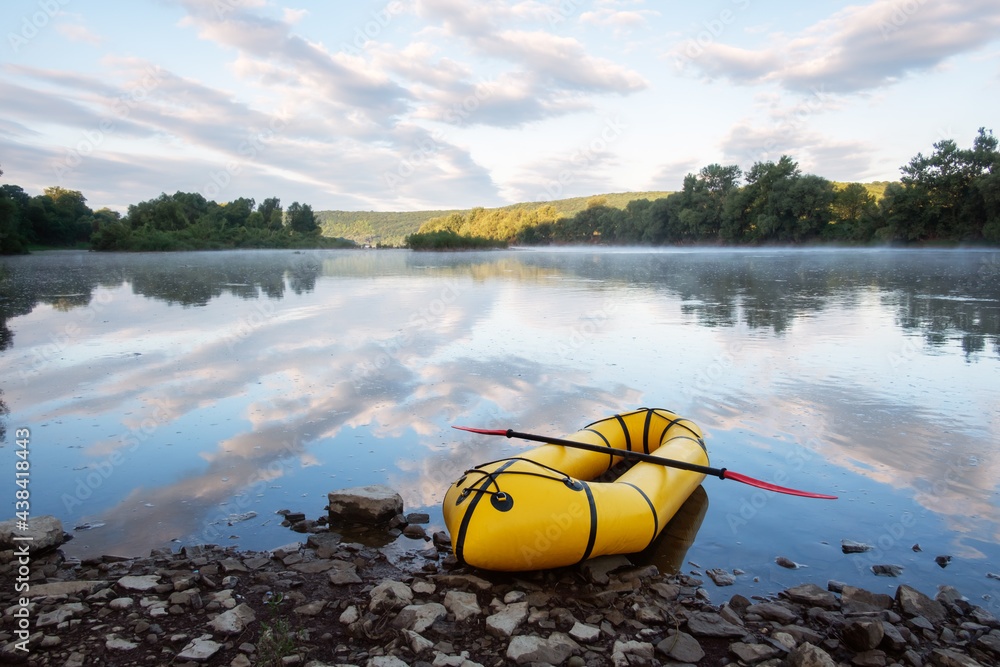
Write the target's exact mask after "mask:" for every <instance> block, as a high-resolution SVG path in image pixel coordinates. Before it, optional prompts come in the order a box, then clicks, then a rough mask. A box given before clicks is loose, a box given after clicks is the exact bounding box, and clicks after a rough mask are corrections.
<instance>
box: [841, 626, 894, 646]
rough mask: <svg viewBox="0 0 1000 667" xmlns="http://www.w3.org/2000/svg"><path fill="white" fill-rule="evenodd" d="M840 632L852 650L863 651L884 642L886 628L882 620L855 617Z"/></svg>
mask: <svg viewBox="0 0 1000 667" xmlns="http://www.w3.org/2000/svg"><path fill="white" fill-rule="evenodd" d="M840 634H841V637H843V639H844V643H845V644H847V646H848V647H849V648H850V649H851V650H852V651H854V652H856V653H862V652H864V651H870V650H872V649H873V648H875V647H876V646H878V645H879V644H880V643H881V642H882V637H884V636H885V629H884V628H883V627H882V621H880V620H873V619H855V620H852V621H849V622H848V623H847V624H845V625H844V627H843V628H842V629H841V633H840Z"/></svg>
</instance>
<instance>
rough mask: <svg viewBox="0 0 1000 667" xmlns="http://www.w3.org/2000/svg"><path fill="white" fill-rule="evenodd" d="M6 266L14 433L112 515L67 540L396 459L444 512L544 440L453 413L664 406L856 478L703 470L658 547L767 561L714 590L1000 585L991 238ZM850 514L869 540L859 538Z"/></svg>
mask: <svg viewBox="0 0 1000 667" xmlns="http://www.w3.org/2000/svg"><path fill="white" fill-rule="evenodd" d="M3 264H5V265H6V266H7V267H8V269H9V270H10V273H11V275H10V278H9V279H8V280H7V281H5V282H4V283H3V284H2V285H0V378H2V379H0V389H2V391H3V394H2V396H0V398H2V400H3V401H4V402H5V403H6V405H7V406H8V408H9V410H10V414H9V415H8V416H7V417H6V418H5V419H4V422H5V426H6V431H7V442H6V443H5V444H4V446H3V448H2V449H0V452H2V458H3V460H4V461H6V462H7V463H6V469H7V470H9V471H13V469H14V468H13V460H14V451H13V450H14V447H13V446H12V443H11V442H10V439H11V433H12V432H13V431H14V430H15V429H18V428H30V429H31V433H32V451H31V456H32V459H31V466H32V467H31V470H32V477H31V488H32V506H31V512H32V515H33V516H39V515H42V514H54V515H56V516H57V517H59V518H60V519H62V521H63V523H64V526H65V528H66V529H67V530H72V529H73V528H74V527H76V526H87V525H89V526H92V527H91V528H90V529H88V530H78V531H74V533H75V539H74V540H73V541H72V542H69V543H68V544H67V545H65V547H64V549H65V551H67V552H68V553H70V554H72V555H77V556H84V555H96V554H100V553H115V554H123V555H138V554H145V553H148V551H149V549H151V548H154V547H159V546H165V545H168V546H174V547H175V548H176V547H179V546H180V545H182V544H186V543H198V542H212V543H220V544H227V545H228V544H236V545H239V546H242V547H246V548H251V549H266V548H273V547H276V546H279V545H282V544H286V543H288V542H291V541H295V540H296V539H301V538H302V536H300V535H298V534H295V533H291V532H290V531H288V530H287V529H286V528H282V527H280V525H279V523H280V519H281V517H280V516H276V515H275V514H274V512H275V511H276V510H278V509H282V508H286V509H291V510H294V511H302V512H305V514H306V516H307V517H309V518H316V517H318V516H320V515H321V514H323V506H324V505H325V504H326V494H327V493H328V492H329V491H332V490H334V489H337V488H343V487H348V486H358V485H363V484H369V483H374V482H382V483H386V484H388V485H390V486H392V487H394V488H396V489H397V490H398V491H399V492H400V493H401V494H402V495H403V498H404V500H405V502H406V507H407V511H419V510H424V511H427V512H429V513H430V514H431V517H432V525H431V526H430V529H431V530H437V529H441V528H443V522H442V521H441V509H440V503H441V500H442V498H443V496H444V492H445V490H446V489H447V487H448V485H449V484H450V483H451V482H452V481H454V479H456V478H457V477H458V476H460V475H461V473H462V472H463V471H464V470H466V469H467V468H470V467H472V466H474V465H476V464H478V463H481V462H484V461H488V460H494V459H497V458H501V457H503V456H509V455H512V454H514V453H516V452H519V451H522V450H524V449H526V448H528V447H530V446H531V445H530V443H521V442H517V441H509V440H506V439H503V438H493V439H491V438H489V437H486V436H476V435H473V434H468V433H458V432H456V431H454V430H453V429H451V428H450V426H451V425H453V424H457V425H465V426H474V427H482V428H517V429H518V430H521V431H528V432H534V433H542V434H549V435H555V436H562V435H565V434H568V433H572V432H574V431H576V430H577V429H578V428H580V427H581V426H583V425H584V424H586V423H589V422H590V421H593V420H595V419H599V418H601V417H603V416H606V415H609V414H613V413H615V412H620V411H625V410H630V409H634V408H636V407H640V406H648V407H664V408H668V409H670V410H673V411H675V412H678V413H680V414H682V415H684V416H686V417H689V418H691V419H693V420H694V421H695V422H697V423H698V424H699V426H701V427H702V429H703V430H704V431H705V434H706V440H707V444H708V451H709V455H710V457H711V460H712V464H713V465H714V466H717V467H726V468H729V469H730V470H733V471H736V472H741V473H743V474H747V475H750V476H752V477H756V478H759V479H763V480H765V481H769V482H774V483H777V484H781V485H783V486H790V487H794V488H799V489H805V490H809V491H816V492H820V493H831V494H834V495H838V496H840V499H839V500H836V501H821V500H808V499H803V498H797V497H791V496H784V495H777V494H770V493H767V492H763V491H760V490H757V489H754V488H752V487H749V486H745V485H742V484H739V483H736V482H732V481H721V480H718V479H715V478H707V479H706V480H705V482H704V483H703V485H702V491H701V492H699V493H697V494H695V496H692V502H691V503H689V506H686V507H685V509H684V510H683V511H682V513H681V514H682V515H683V516H678V521H677V522H675V523H674V524H672V526H671V527H670V528H668V530H667V531H666V533H667V534H666V535H665V537H664V539H663V540H661V542H660V543H659V544H657V545H655V548H654V549H651V550H650V552H649V553H645V554H643V555H642V556H641V557H636V559H637V561H639V560H643V561H646V562H655V563H657V564H658V566H659V567H661V569H664V570H667V569H674V568H679V569H680V570H682V571H684V572H690V571H697V572H701V573H704V571H705V569H707V568H723V569H728V570H730V571H731V570H733V569H734V568H739V569H740V570H742V571H744V572H745V574H741V575H739V576H737V578H736V579H737V584H736V585H735V586H733V587H728V588H724V589H717V588H716V587H715V586H714V585H713V584H712V583H711V582H710V581H709V580H708V579H707V577H706V578H705V579H706V586H707V588H708V589H709V592H710V593H711V594H712V596H713V599H715V598H718V599H719V600H722V599H728V597H729V596H730V595H732V594H733V593H736V592H742V593H744V594H747V595H751V594H758V595H767V594H769V593H773V592H775V591H777V590H780V589H782V588H785V587H788V586H791V585H795V584H799V583H803V582H805V581H814V582H816V583H818V584H819V585H821V586H825V585H826V582H827V581H828V580H829V579H837V580H840V581H844V582H846V583H849V584H852V585H857V586H862V587H865V588H868V589H870V590H878V591H882V590H884V591H887V592H892V591H893V590H894V589H895V587H896V586H897V585H898V584H900V583H908V584H910V585H914V586H916V587H918V588H920V589H921V590H924V591H925V592H928V593H931V594H933V593H934V592H935V591H936V586H937V585H938V584H952V585H954V586H956V587H957V588H958V589H959V590H960V591H962V592H963V593H965V594H966V595H967V596H969V597H970V598H973V599H974V600H976V601H978V600H979V598H980V596H982V595H990V596H992V597H991V598H990V599H989V600H986V601H981V602H978V603H980V604H983V605H984V606H988V607H989V606H990V605H992V604H993V601H994V599H995V598H997V596H998V595H1000V581H997V580H994V579H990V578H987V576H986V575H987V573H989V572H992V573H998V572H1000V547H998V537H1000V531H998V527H1000V496H998V489H997V482H996V480H997V479H998V472H1000V470H998V469H1000V461H998V457H997V443H998V442H1000V437H998V435H1000V389H998V387H1000V382H998V378H1000V372H998V371H1000V253H997V252H994V251H977V250H948V251H945V250H858V249H844V250H831V249H823V250H801V249H795V250H784V249H739V250H649V249H598V250H593V249H557V250H538V249H532V250H510V251H493V252H469V253H426V254H425V253H412V252H408V251H382V250H379V251H365V252H362V251H303V252H292V251H254V252H226V253H179V254H168V255H104V254H96V253H79V252H71V251H67V252H51V253H40V254H36V255H32V256H27V257H12V258H9V259H4V260H3ZM10 474H13V473H12V472H11V473H10ZM251 512H256V513H257V515H256V516H255V517H251V518H246V517H247V516H248V514H249V513H251ZM401 539H402V540H404V542H402V543H401V546H404V547H405V546H411V545H412V546H414V547H419V544H417V543H411V542H408V541H406V538H401ZM842 539H852V540H856V541H860V542H865V543H868V544H871V545H872V546H873V547H874V549H873V550H872V551H870V552H868V553H865V554H852V555H845V554H843V553H842V552H841V547H840V545H841V540H842ZM914 545H919V549H920V550H919V551H917V550H914ZM939 555H948V556H951V557H952V559H951V561H950V563H948V565H947V567H945V568H941V567H940V566H939V565H937V564H936V563H935V561H934V558H935V557H936V556H939ZM777 557H783V558H787V559H790V560H792V561H795V562H797V563H800V564H802V565H803V566H804V567H802V568H800V569H798V570H788V569H786V568H783V567H780V566H779V565H777V564H776V563H775V558H777ZM876 564H896V565H901V566H903V568H904V570H903V574H902V575H901V576H900V577H899V578H895V579H894V578H889V577H877V576H875V575H874V574H873V573H872V572H871V570H870V568H871V566H872V565H876ZM755 579H756V580H755ZM993 611H994V613H997V610H996V608H995V606H994V607H993Z"/></svg>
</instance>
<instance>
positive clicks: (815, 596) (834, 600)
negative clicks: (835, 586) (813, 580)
mask: <svg viewBox="0 0 1000 667" xmlns="http://www.w3.org/2000/svg"><path fill="white" fill-rule="evenodd" d="M785 595H786V596H787V597H788V599H789V600H791V601H792V602H795V603H798V604H804V605H808V606H811V607H823V608H824V609H840V599H839V598H838V597H837V596H836V595H834V594H833V593H831V592H829V591H825V590H823V589H822V588H820V587H819V586H817V585H816V584H804V585H802V586H795V587H794V588H789V589H788V590H786V591H785Z"/></svg>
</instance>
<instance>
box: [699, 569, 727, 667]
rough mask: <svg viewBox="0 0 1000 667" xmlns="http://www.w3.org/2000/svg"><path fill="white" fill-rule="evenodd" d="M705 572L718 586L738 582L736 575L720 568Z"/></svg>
mask: <svg viewBox="0 0 1000 667" xmlns="http://www.w3.org/2000/svg"><path fill="white" fill-rule="evenodd" d="M705 574H707V575H708V576H710V577H711V578H712V581H714V582H715V585H716V586H732V585H733V584H735V583H736V577H734V576H733V575H732V574H730V573H729V572H727V571H726V570H723V569H720V568H713V569H711V570H705ZM695 662H697V661H695Z"/></svg>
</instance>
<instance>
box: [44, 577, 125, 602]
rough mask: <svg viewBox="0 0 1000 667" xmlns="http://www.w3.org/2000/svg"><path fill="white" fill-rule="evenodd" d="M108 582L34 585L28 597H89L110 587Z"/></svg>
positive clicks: (59, 582)
mask: <svg viewBox="0 0 1000 667" xmlns="http://www.w3.org/2000/svg"><path fill="white" fill-rule="evenodd" d="M110 585H111V584H110V582H108V581H103V580H101V581H98V580H93V581H54V582H52V583H47V584H32V585H31V590H30V591H28V597H30V598H40V597H61V596H67V597H68V596H71V595H89V594H91V593H93V592H94V591H98V590H101V589H104V588H107V587H108V586H110Z"/></svg>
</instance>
